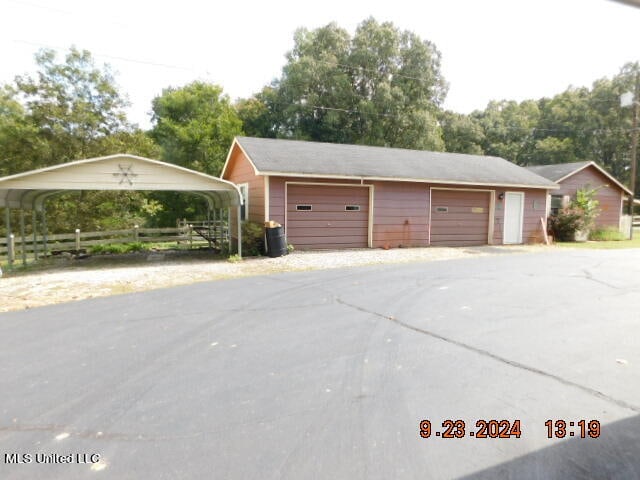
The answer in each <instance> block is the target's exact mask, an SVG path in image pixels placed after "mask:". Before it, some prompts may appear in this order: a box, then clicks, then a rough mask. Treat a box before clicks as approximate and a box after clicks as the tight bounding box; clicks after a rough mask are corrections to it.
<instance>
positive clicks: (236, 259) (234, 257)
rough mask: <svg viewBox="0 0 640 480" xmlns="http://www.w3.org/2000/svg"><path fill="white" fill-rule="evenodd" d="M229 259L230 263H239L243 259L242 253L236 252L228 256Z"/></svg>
mask: <svg viewBox="0 0 640 480" xmlns="http://www.w3.org/2000/svg"><path fill="white" fill-rule="evenodd" d="M227 261H228V262H230V263H238V262H241V261H242V258H240V255H238V254H237V253H236V254H234V255H230V256H229V258H227Z"/></svg>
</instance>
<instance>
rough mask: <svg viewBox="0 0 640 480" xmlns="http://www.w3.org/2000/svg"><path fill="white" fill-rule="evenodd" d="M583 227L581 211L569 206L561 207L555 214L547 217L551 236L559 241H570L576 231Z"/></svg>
mask: <svg viewBox="0 0 640 480" xmlns="http://www.w3.org/2000/svg"><path fill="white" fill-rule="evenodd" d="M583 227H584V222H583V220H582V212H580V211H579V210H576V209H573V208H570V207H566V208H563V209H562V210H560V211H559V212H558V214H557V215H552V216H550V217H549V230H550V231H551V233H552V234H553V238H555V239H556V240H557V241H559V242H572V241H573V240H574V239H575V236H576V232H577V231H578V230H582V229H583Z"/></svg>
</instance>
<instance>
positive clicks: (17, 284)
mask: <svg viewBox="0 0 640 480" xmlns="http://www.w3.org/2000/svg"><path fill="white" fill-rule="evenodd" d="M550 248H553V247H543V246H525V247H522V246H518V247H474V248H408V249H394V250H377V249H376V250H373V249H363V250H348V251H344V250H342V251H323V252H294V253H292V254H291V255H286V256H284V257H280V258H268V257H258V258H248V259H244V260H242V261H241V262H237V263H231V262H229V261H227V260H226V259H220V258H218V257H215V256H212V254H210V253H209V252H206V251H205V252H156V253H149V252H146V253H136V254H128V255H109V256H107V255H105V256H95V257H91V258H88V259H85V260H73V259H69V258H62V259H56V260H51V261H48V262H47V263H45V264H40V265H38V266H37V267H35V268H33V269H31V270H30V269H27V270H16V271H14V272H11V273H7V272H5V275H4V277H3V278H1V279H0V312H8V311H12V310H22V309H25V308H33V307H39V306H43V305H51V304H55V303H62V302H68V301H74V300H82V299H85V298H93V297H104V296H108V295H116V294H121V293H130V292H141V291H145V290H152V289H156V288H163V287H171V286H177V285H187V284H191V283H196V282H205V281H213V280H220V279H225V278H234V277H244V276H249V275H264V274H270V273H276V272H287V271H301V270H319V269H329V268H340V267H350V266H359V265H373V264H387V263H408V262H429V261H437V260H450V259H456V258H468V257H477V256H487V255H496V254H504V253H511V254H517V253H528V252H539V251H547V250H549V249H550Z"/></svg>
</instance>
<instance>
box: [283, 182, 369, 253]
mask: <svg viewBox="0 0 640 480" xmlns="http://www.w3.org/2000/svg"><path fill="white" fill-rule="evenodd" d="M368 220H369V188H367V187H340V186H327V185H291V184H289V185H287V231H286V235H287V241H288V242H289V243H290V244H292V245H293V246H294V247H296V248H299V249H302V250H305V249H314V248H362V247H367V243H368V242H367V238H368Z"/></svg>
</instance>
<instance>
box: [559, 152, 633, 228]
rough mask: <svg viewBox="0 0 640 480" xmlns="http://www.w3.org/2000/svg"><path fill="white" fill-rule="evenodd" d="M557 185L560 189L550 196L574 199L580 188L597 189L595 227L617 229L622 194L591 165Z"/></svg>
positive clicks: (620, 190) (618, 188)
mask: <svg viewBox="0 0 640 480" xmlns="http://www.w3.org/2000/svg"><path fill="white" fill-rule="evenodd" d="M559 184H560V189H559V190H554V191H552V192H551V194H552V195H568V196H570V197H571V198H575V195H576V192H577V191H578V190H579V189H581V188H598V192H597V193H596V196H595V198H596V200H598V202H600V215H599V216H598V218H596V226H597V227H615V228H619V226H620V215H621V213H622V198H623V195H624V192H623V190H622V189H621V188H620V187H618V186H617V185H616V184H615V183H614V182H612V181H611V179H609V178H607V177H606V176H605V175H603V174H602V172H600V171H598V169H597V168H595V167H594V166H593V165H589V166H588V167H586V168H584V169H582V170H580V171H579V172H578V173H575V174H573V175H571V176H569V177H567V178H566V179H564V180H562V181H561V182H559ZM604 185H608V186H606V187H605V186H604ZM599 187H601V188H599Z"/></svg>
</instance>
